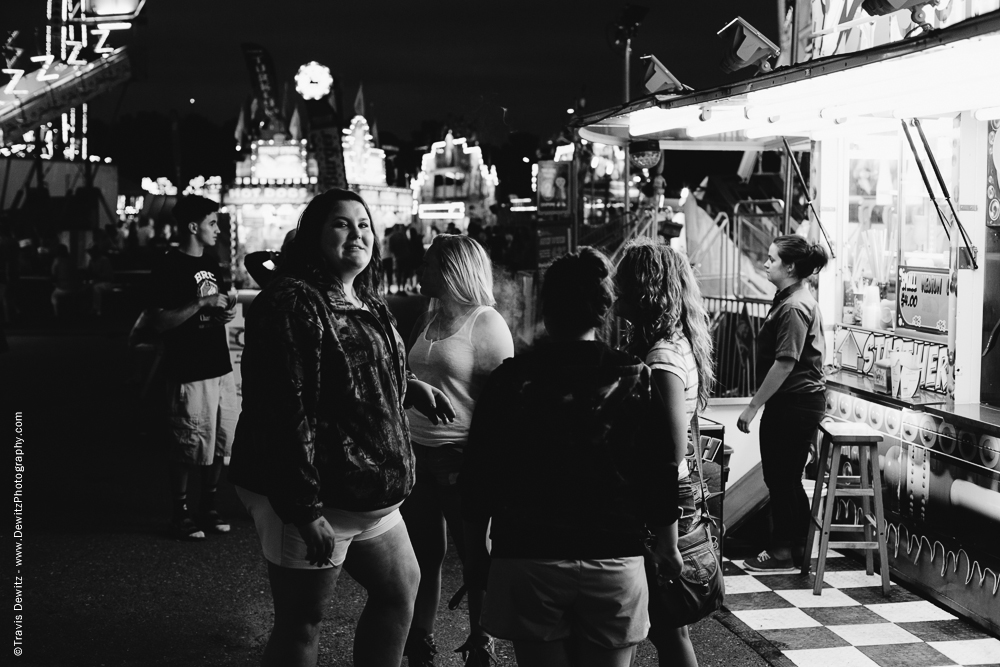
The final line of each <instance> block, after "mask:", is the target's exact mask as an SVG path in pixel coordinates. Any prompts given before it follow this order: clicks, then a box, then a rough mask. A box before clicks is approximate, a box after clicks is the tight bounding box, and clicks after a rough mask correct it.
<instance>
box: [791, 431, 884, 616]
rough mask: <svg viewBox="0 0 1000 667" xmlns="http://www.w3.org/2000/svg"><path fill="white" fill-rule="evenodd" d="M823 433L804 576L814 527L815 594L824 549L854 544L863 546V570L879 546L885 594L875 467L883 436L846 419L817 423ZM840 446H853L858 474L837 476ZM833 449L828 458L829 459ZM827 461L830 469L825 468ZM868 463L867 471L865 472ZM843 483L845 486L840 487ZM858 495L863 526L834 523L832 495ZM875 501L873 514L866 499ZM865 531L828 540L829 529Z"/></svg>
mask: <svg viewBox="0 0 1000 667" xmlns="http://www.w3.org/2000/svg"><path fill="white" fill-rule="evenodd" d="M819 430H820V431H822V433H823V445H822V447H821V449H820V452H819V460H818V461H817V464H818V466H817V468H816V487H815V490H814V491H813V501H812V512H811V516H810V518H811V519H812V520H811V521H810V522H809V529H808V530H807V531H806V551H805V557H804V558H803V559H802V570H801V571H802V574H809V566H810V564H811V560H812V559H811V554H812V546H813V538H814V537H815V533H816V528H817V527H818V528H819V529H820V530H821V531H822V536H821V537H820V542H819V559H818V561H817V563H816V584H815V586H813V595H820V593H821V591H822V589H823V572H824V570H825V569H826V552H827V549H829V548H831V547H832V548H835V549H840V548H853V549H864V550H865V570H866V572H867V573H868V574H874V573H875V571H874V564H873V562H872V561H873V558H872V551H874V550H876V549H877V550H878V557H879V573H880V574H881V575H882V594H883V595H884V596H888V595H889V555H888V550H887V549H886V545H885V517H884V514H883V511H882V478H881V475H880V474H879V467H878V443H879V442H881V440H882V436H881V435H879V434H878V433H877V432H876V431H874V430H872V429H871V428H870V427H869V426H867V425H866V424H856V423H850V422H825V423H822V424H820V425H819ZM844 447H857V448H858V461H859V464H860V465H859V467H860V468H861V470H860V471H859V472H860V473H861V474H860V475H858V476H846V475H840V474H839V472H840V456H841V451H842V450H843V448H844ZM831 449H832V460H831ZM828 462H829V465H830V468H829V470H827V468H826V466H827V463H828ZM869 463H871V465H872V469H871V470H869ZM827 475H829V481H828V482H827V491H826V496H827V497H826V507H825V511H824V512H823V517H822V519H821V518H820V516H819V506H820V503H821V496H822V491H823V482H824V477H826V476H827ZM842 484H848V485H849V486H842ZM843 497H860V498H861V509H862V512H863V513H864V520H863V521H862V525H860V526H855V525H853V524H834V523H833V507H834V505H836V504H837V498H843ZM869 499H873V500H874V502H875V515H874V516H872V514H871V502H872V501H871V500H869ZM873 526H874V528H875V533H876V534H877V541H873V539H872V538H873V537H875V536H876V535H873V533H872V527H873ZM834 530H836V531H851V532H864V534H865V539H864V541H863V542H861V541H851V542H831V541H830V532H831V531H834Z"/></svg>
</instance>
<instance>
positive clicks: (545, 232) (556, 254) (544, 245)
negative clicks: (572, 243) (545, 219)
mask: <svg viewBox="0 0 1000 667" xmlns="http://www.w3.org/2000/svg"><path fill="white" fill-rule="evenodd" d="M537 232H538V268H540V269H544V268H546V267H547V266H549V265H550V264H552V262H554V261H556V260H557V259H559V258H560V257H562V256H563V255H565V254H566V253H568V252H569V227H567V226H564V225H559V226H556V227H538V228H537Z"/></svg>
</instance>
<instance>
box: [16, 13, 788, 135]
mask: <svg viewBox="0 0 1000 667" xmlns="http://www.w3.org/2000/svg"><path fill="white" fill-rule="evenodd" d="M22 2H23V3H24V5H27V4H28V3H29V2H30V3H31V4H32V5H37V13H39V14H40V13H41V12H43V11H44V3H43V2H41V0H18V3H22ZM624 4H625V3H624V2H620V1H607V0H605V1H603V2H602V1H594V0H574V1H572V2H546V1H544V0H504V1H502V2H497V3H493V4H486V3H476V2H468V1H467V0H463V1H457V0H447V1H435V2H428V3H418V2H401V1H399V0H397V1H395V2H392V1H387V0H382V1H379V0H370V1H367V2H330V1H323V2H320V1H313V2H301V1H295V0H284V1H280V2H279V1H275V0H271V1H268V2H264V1H263V0H149V2H148V3H147V6H146V8H145V10H144V13H145V15H146V22H145V25H141V26H138V27H136V28H135V34H134V35H133V36H132V41H133V44H132V49H133V59H134V61H135V64H136V69H137V70H139V72H140V73H141V74H143V75H144V76H143V77H142V78H140V79H138V80H136V81H133V82H132V83H131V84H130V85H129V87H128V88H127V90H126V92H125V94H124V96H122V95H121V94H120V93H121V91H120V90H119V91H115V92H112V93H111V94H109V95H106V96H104V97H103V98H102V99H100V100H98V101H96V102H95V104H94V106H93V109H94V112H95V113H96V114H97V115H98V117H104V118H109V117H110V116H111V115H112V114H113V113H114V109H115V108H116V106H117V105H118V104H119V102H120V103H121V107H120V110H119V113H121V114H125V113H134V112H136V111H140V110H152V111H169V110H170V109H177V110H178V111H179V112H180V113H181V115H182V116H183V115H186V113H188V112H192V111H193V112H197V113H200V114H202V115H204V116H206V117H208V118H209V119H211V120H213V121H216V122H222V121H225V120H227V119H232V118H234V117H235V116H236V114H237V113H238V109H239V105H240V103H241V102H242V101H243V100H244V99H245V98H246V96H247V95H248V94H249V92H250V83H249V76H248V73H247V70H246V66H245V64H244V61H243V56H242V52H241V50H240V43H241V42H244V41H247V42H256V43H259V44H261V45H263V46H265V47H266V48H267V49H268V50H269V51H270V52H271V55H272V57H273V59H274V63H275V66H276V68H277V71H278V77H279V79H280V81H279V83H280V84H283V83H284V82H286V81H288V82H291V81H292V76H293V75H294V73H295V71H296V69H297V68H298V67H299V65H301V64H302V63H304V62H307V61H309V60H317V61H319V62H321V63H323V64H325V65H327V66H328V67H329V68H330V69H331V70H332V72H333V74H334V76H335V77H337V76H339V77H341V85H342V89H343V94H344V103H345V105H347V106H348V107H350V105H351V103H352V102H353V99H354V95H355V92H356V89H357V86H358V84H359V83H361V82H363V83H364V94H365V99H366V102H367V103H368V111H369V114H368V115H369V117H374V118H376V119H377V120H378V124H379V128H380V130H381V131H383V132H384V131H386V130H388V131H392V132H394V133H395V134H397V135H399V136H402V137H406V136H408V135H409V134H410V132H412V131H413V130H415V129H417V128H418V127H419V126H420V123H421V122H422V121H424V120H426V119H437V120H447V119H449V118H464V119H466V120H468V121H472V122H474V123H475V124H476V125H477V126H478V127H479V128H480V132H481V135H482V138H483V139H484V140H491V139H492V140H497V139H500V140H502V137H503V136H504V135H505V134H506V133H507V132H510V131H527V132H532V133H535V134H540V135H545V134H548V133H551V132H553V131H556V130H557V129H558V128H559V127H560V126H561V125H562V124H563V122H564V121H565V119H566V109H567V107H570V106H574V100H576V99H577V98H578V97H579V96H580V94H581V91H582V90H584V87H585V90H586V98H587V106H586V111H587V112H593V111H597V110H600V109H602V108H605V107H608V106H611V105H613V104H617V103H618V102H620V101H621V96H622V67H623V65H622V58H621V56H620V55H618V54H616V53H615V52H614V51H612V50H611V48H610V47H609V46H608V42H607V37H606V29H607V26H608V24H609V23H611V22H613V21H614V20H615V19H616V18H617V16H618V15H619V13H620V11H621V8H622V7H623V6H624ZM648 4H649V5H650V6H651V7H652V8H651V10H650V12H649V15H648V16H647V18H646V20H645V21H644V23H643V25H642V26H641V28H640V30H639V34H638V38H637V39H636V40H635V47H634V49H635V52H636V54H637V55H638V54H642V53H649V52H651V53H653V54H655V55H656V56H657V57H658V58H659V59H660V60H661V61H663V62H664V64H666V65H667V67H669V68H670V69H671V71H673V72H674V74H676V75H677V76H678V77H679V78H680V79H681V80H682V81H684V82H685V83H687V84H688V85H690V86H692V87H694V88H696V89H703V88H707V87H711V86H714V85H718V84H720V83H723V82H725V81H727V80H733V79H735V78H740V77H738V76H733V75H730V76H729V77H728V78H727V75H724V74H723V73H722V72H721V71H720V70H719V68H718V62H719V60H721V58H722V55H723V51H724V48H725V44H724V43H723V41H722V40H721V39H720V38H718V37H716V35H715V32H716V31H717V30H719V29H720V28H721V27H722V26H723V25H725V23H726V22H728V21H729V20H730V19H731V18H733V17H735V16H737V15H741V16H743V18H745V19H747V20H748V21H750V22H751V23H752V24H753V25H754V26H756V27H757V28H758V29H760V30H761V31H762V32H764V33H765V34H767V35H768V36H769V37H771V38H772V39H775V38H776V36H777V31H778V19H777V10H776V5H777V1H776V0H698V1H697V2H688V3H681V2H660V3H654V2H649V3H648ZM775 41H776V39H775ZM143 70H144V71H143ZM634 81H635V84H634V85H633V97H638V96H640V95H641V94H643V93H644V92H645V90H644V89H642V88H641V79H640V78H639V74H637V75H636V77H635V79H634ZM190 98H194V99H195V103H194V104H193V105H192V104H190V103H189V101H188V100H189V99H190ZM503 108H506V109H507V112H506V114H505V113H504V111H503Z"/></svg>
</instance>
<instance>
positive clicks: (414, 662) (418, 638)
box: [403, 629, 438, 667]
mask: <svg viewBox="0 0 1000 667" xmlns="http://www.w3.org/2000/svg"><path fill="white" fill-rule="evenodd" d="M437 652H438V649H437V644H435V643H434V635H429V634H427V631H426V630H420V629H414V630H411V631H410V635H409V636H408V637H407V638H406V645H405V646H404V647H403V655H405V656H406V660H407V662H406V664H408V665H409V666H410V667H434V656H435V655H437Z"/></svg>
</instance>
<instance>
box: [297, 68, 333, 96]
mask: <svg viewBox="0 0 1000 667" xmlns="http://www.w3.org/2000/svg"><path fill="white" fill-rule="evenodd" d="M331 86H333V76H332V75H331V74H330V69H329V68H328V67H327V66H326V65H320V64H319V63H318V62H316V61H315V60H314V61H312V62H309V63H306V64H305V65H303V66H302V67H300V68H299V71H298V72H296V74H295V90H296V91H298V93H299V95H301V96H302V97H304V98H305V99H307V100H318V99H320V98H321V97H325V96H326V95H329V94H330V87H331Z"/></svg>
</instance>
